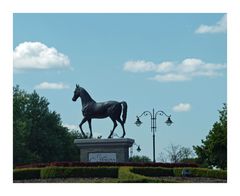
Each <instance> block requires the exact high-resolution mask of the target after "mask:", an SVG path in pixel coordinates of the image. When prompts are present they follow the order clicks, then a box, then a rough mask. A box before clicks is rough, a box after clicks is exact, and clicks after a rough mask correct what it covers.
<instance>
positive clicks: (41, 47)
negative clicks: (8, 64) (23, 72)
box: [13, 42, 70, 70]
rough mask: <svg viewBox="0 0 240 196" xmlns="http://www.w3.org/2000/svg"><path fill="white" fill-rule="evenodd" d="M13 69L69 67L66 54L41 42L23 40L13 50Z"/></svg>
mask: <svg viewBox="0 0 240 196" xmlns="http://www.w3.org/2000/svg"><path fill="white" fill-rule="evenodd" d="M13 66H14V68H15V69H18V70H19V69H51V68H70V60H69V58H68V56H66V55H64V54H62V53H60V52H58V51H57V49H56V48H53V47H51V48H50V47H48V46H46V45H45V44H43V43H41V42H23V43H21V44H19V45H18V46H17V47H16V48H15V49H14V51H13Z"/></svg>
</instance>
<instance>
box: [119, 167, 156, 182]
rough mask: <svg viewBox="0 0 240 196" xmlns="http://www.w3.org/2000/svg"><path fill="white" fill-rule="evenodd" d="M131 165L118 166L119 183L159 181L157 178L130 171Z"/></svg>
mask: <svg viewBox="0 0 240 196" xmlns="http://www.w3.org/2000/svg"><path fill="white" fill-rule="evenodd" d="M131 171H132V168H131V167H120V168H119V174H118V177H119V181H118V182H120V183H147V182H159V180H157V179H152V178H149V177H146V176H143V175H140V174H136V173H133V172H131Z"/></svg>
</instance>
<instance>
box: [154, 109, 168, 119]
mask: <svg viewBox="0 0 240 196" xmlns="http://www.w3.org/2000/svg"><path fill="white" fill-rule="evenodd" d="M157 115H160V116H162V115H165V116H166V117H171V115H167V114H166V113H165V112H164V111H162V110H159V111H157V112H156V113H155V117H157Z"/></svg>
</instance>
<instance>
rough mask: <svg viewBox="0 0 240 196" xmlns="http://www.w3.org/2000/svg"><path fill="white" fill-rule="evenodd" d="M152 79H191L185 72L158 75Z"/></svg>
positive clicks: (171, 80) (159, 80)
mask: <svg viewBox="0 0 240 196" xmlns="http://www.w3.org/2000/svg"><path fill="white" fill-rule="evenodd" d="M149 79H151V80H156V81H158V82H176V81H186V80H190V78H189V77H187V76H186V75H183V74H171V73H170V74H165V75H156V76H154V77H152V78H149Z"/></svg>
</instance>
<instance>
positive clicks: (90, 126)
mask: <svg viewBox="0 0 240 196" xmlns="http://www.w3.org/2000/svg"><path fill="white" fill-rule="evenodd" d="M91 122H92V119H91V118H90V119H88V125H89V130H90V136H89V137H90V138H92V124H91Z"/></svg>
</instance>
